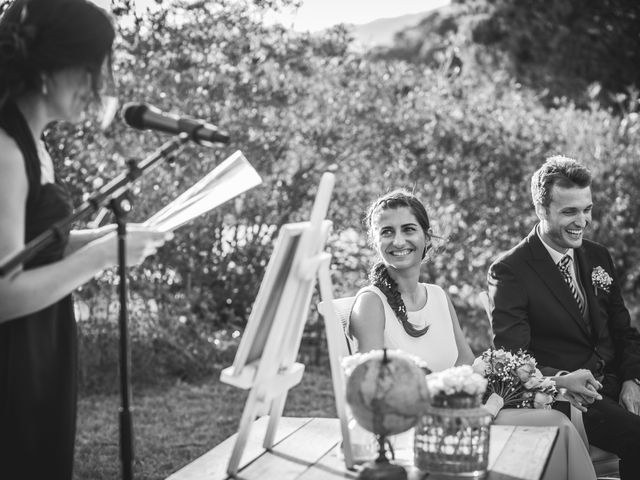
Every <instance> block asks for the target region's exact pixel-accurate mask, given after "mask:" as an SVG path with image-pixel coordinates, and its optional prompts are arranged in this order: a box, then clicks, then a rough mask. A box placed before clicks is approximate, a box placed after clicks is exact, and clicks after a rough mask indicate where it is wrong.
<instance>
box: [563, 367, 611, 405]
mask: <svg viewBox="0 0 640 480" xmlns="http://www.w3.org/2000/svg"><path fill="white" fill-rule="evenodd" d="M553 380H555V382H556V386H557V387H558V388H563V389H565V390H566V391H565V393H564V395H563V396H564V397H565V398H566V399H567V400H569V402H570V403H571V404H572V405H573V406H574V407H576V408H577V409H578V410H580V411H582V412H586V411H587V408H586V406H588V405H590V404H592V403H593V402H595V401H596V400H602V395H600V394H599V393H598V390H600V389H601V388H602V384H601V383H600V382H598V381H597V380H596V379H595V378H594V376H593V374H592V373H591V372H590V371H589V370H586V369H580V370H575V371H573V372H570V373H567V374H566V375H560V376H556V377H553Z"/></svg>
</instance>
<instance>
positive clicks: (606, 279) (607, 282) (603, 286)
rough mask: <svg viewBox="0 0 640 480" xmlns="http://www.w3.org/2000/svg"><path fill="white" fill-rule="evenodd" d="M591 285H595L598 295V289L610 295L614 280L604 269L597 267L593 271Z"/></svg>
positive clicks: (594, 288)
mask: <svg viewBox="0 0 640 480" xmlns="http://www.w3.org/2000/svg"><path fill="white" fill-rule="evenodd" d="M591 283H593V290H594V292H595V294H596V295H598V289H600V290H602V291H604V292H605V293H609V290H610V289H611V284H612V283H613V278H611V275H609V274H608V273H607V271H606V270H605V269H604V268H602V267H600V266H597V267H594V269H593V270H592V271H591Z"/></svg>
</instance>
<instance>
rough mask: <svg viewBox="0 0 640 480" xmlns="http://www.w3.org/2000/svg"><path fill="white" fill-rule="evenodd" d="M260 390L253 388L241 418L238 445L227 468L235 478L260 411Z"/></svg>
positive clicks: (234, 447) (237, 437)
mask: <svg viewBox="0 0 640 480" xmlns="http://www.w3.org/2000/svg"><path fill="white" fill-rule="evenodd" d="M258 390H259V389H258V388H255V387H254V388H252V389H251V390H250V391H249V396H248V397H247V403H246V404H245V406H244V410H243V411H242V417H240V425H239V426H238V435H237V436H236V443H235V444H234V446H233V451H232V452H231V457H230V458H229V465H228V466H227V473H228V474H229V475H230V476H232V477H235V476H236V474H237V473H238V467H239V466H240V460H242V454H243V453H244V447H245V446H246V445H247V440H248V438H249V434H250V433H251V426H252V425H253V421H254V420H255V418H256V412H257V410H258V404H259V403H260V400H259V398H258Z"/></svg>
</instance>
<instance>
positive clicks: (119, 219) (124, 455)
mask: <svg viewBox="0 0 640 480" xmlns="http://www.w3.org/2000/svg"><path fill="white" fill-rule="evenodd" d="M190 138H191V137H190V135H189V134H188V133H181V134H179V135H177V136H176V137H174V138H173V139H171V140H169V141H168V142H166V143H164V144H163V145H162V146H161V147H160V148H159V149H157V150H156V151H155V152H153V153H152V154H151V155H149V156H148V157H147V158H146V159H144V160H142V161H141V162H140V163H137V162H136V161H135V160H129V161H128V162H127V167H128V171H127V172H126V173H122V174H120V175H119V176H118V177H116V178H115V179H113V180H112V181H111V182H109V183H108V184H107V185H105V186H104V187H102V188H100V189H99V190H98V191H97V192H96V193H95V194H93V195H92V196H91V197H90V198H89V199H88V200H87V201H86V202H85V203H83V204H82V205H81V206H80V207H79V208H78V209H77V210H76V212H74V213H73V214H72V215H70V216H69V217H67V218H65V219H63V220H60V221H58V222H56V223H55V224H54V225H53V226H52V227H51V228H50V229H49V230H47V231H45V232H43V233H41V234H40V235H38V236H37V237H36V238H34V239H33V240H31V241H30V242H29V243H27V244H26V245H25V247H24V248H23V249H22V250H21V251H20V252H18V253H17V254H16V255H14V256H13V257H11V258H9V260H8V261H6V262H5V263H4V264H3V265H1V266H0V277H4V276H6V275H8V274H9V273H10V272H12V271H14V270H15V269H16V268H17V267H18V266H19V265H22V264H24V263H25V262H27V261H29V260H30V259H32V258H33V257H34V256H35V255H36V254H37V253H38V252H39V251H41V250H42V249H44V248H45V247H47V246H48V245H50V244H51V243H53V242H54V241H55V240H57V239H59V238H60V237H61V235H62V233H61V232H63V231H65V230H66V229H68V228H69V226H70V225H71V224H73V223H74V222H76V221H78V220H82V219H86V218H87V217H88V216H89V215H90V214H92V213H95V212H96V211H98V210H99V209H100V208H101V207H105V208H108V209H109V210H111V211H112V212H113V214H114V216H115V218H116V225H117V235H118V274H119V279H120V281H119V285H118V293H119V300H120V317H119V332H120V344H119V348H120V352H119V353H120V356H119V361H120V365H119V367H120V369H119V371H120V394H121V402H122V403H121V407H120V412H119V414H120V418H119V420H120V459H121V462H122V478H123V479H124V480H132V479H133V422H132V418H131V382H130V376H131V375H130V373H131V361H130V349H129V331H128V328H127V326H128V310H127V275H126V237H127V220H126V217H127V214H128V213H129V212H130V211H131V202H130V200H129V196H128V194H129V188H128V187H129V185H130V184H131V183H132V182H133V181H135V180H136V179H137V178H139V177H140V176H141V175H142V174H143V172H144V171H146V170H148V169H150V168H151V167H152V166H155V165H156V164H157V162H158V161H159V160H160V159H162V158H166V159H167V161H172V157H171V154H173V153H174V152H175V151H176V150H177V149H178V148H180V147H181V146H182V145H183V144H184V143H185V142H187V141H188V140H189V139H190Z"/></svg>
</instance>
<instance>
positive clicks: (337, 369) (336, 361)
mask: <svg viewBox="0 0 640 480" xmlns="http://www.w3.org/2000/svg"><path fill="white" fill-rule="evenodd" d="M327 257H328V258H324V259H323V261H322V263H321V264H320V266H319V268H318V282H319V284H320V296H321V298H322V301H323V302H325V303H326V304H327V306H328V308H327V313H326V315H323V318H324V325H325V329H326V331H327V346H328V348H329V365H330V366H331V380H332V382H333V393H334V395H335V401H336V411H337V413H338V419H339V420H340V431H341V432H342V450H343V453H344V463H345V466H346V467H347V468H348V469H353V468H354V465H355V464H354V461H353V452H352V448H351V437H350V435H349V419H348V418H347V409H346V398H347V396H346V391H345V390H346V389H345V378H344V372H343V371H342V365H340V347H339V345H340V342H341V341H344V338H343V337H344V332H343V331H340V328H339V327H338V324H339V322H340V321H339V320H338V315H337V314H336V312H335V310H334V308H333V304H332V300H333V285H332V283H331V273H330V271H329V264H330V263H331V256H330V255H327Z"/></svg>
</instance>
